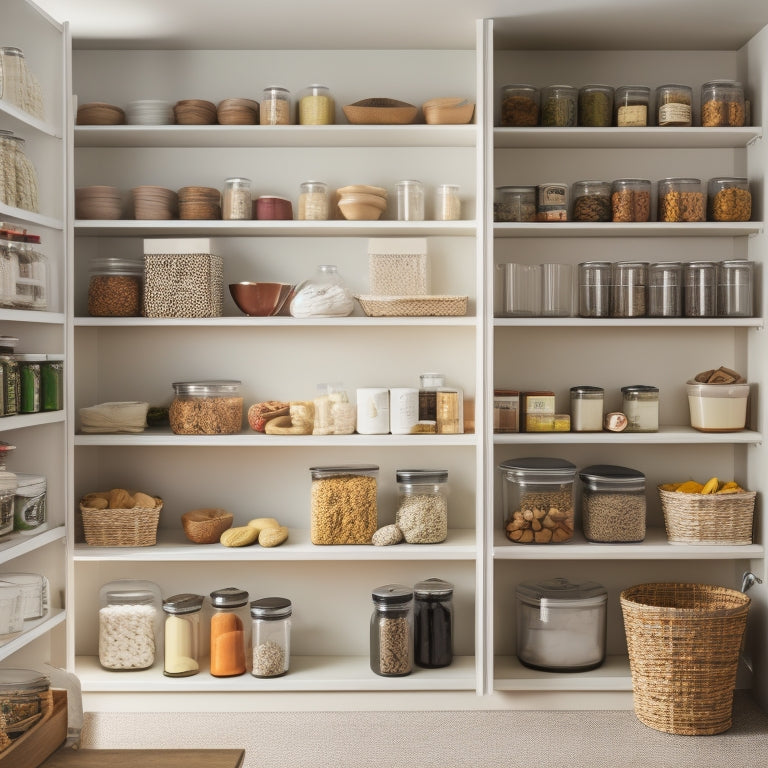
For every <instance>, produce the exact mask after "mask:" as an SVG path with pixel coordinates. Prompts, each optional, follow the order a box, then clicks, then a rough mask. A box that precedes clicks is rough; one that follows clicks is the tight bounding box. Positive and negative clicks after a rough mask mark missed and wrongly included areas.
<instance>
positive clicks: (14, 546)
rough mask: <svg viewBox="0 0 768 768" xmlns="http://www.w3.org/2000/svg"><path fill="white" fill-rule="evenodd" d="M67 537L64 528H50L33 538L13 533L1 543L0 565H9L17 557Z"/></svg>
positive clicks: (34, 535)
mask: <svg viewBox="0 0 768 768" xmlns="http://www.w3.org/2000/svg"><path fill="white" fill-rule="evenodd" d="M64 537H65V529H64V526H63V525H62V526H58V527H56V528H50V529H49V530H47V531H42V532H40V533H36V534H33V535H32V536H27V535H22V534H20V533H12V534H10V535H9V536H8V537H7V539H5V540H4V541H3V542H0V563H7V562H10V561H11V560H14V559H16V558H17V557H22V556H23V555H26V554H29V553H30V552H34V551H35V550H37V549H40V548H41V547H45V546H47V545H48V544H50V543H51V542H54V541H63V540H64Z"/></svg>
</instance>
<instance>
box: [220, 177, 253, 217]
mask: <svg viewBox="0 0 768 768" xmlns="http://www.w3.org/2000/svg"><path fill="white" fill-rule="evenodd" d="M252 216H253V197H252V195H251V180H250V179H245V178H231V179H226V180H225V181H224V190H223V191H222V193H221V218H222V219H224V220H225V221H237V220H243V219H250V218H251V217H252Z"/></svg>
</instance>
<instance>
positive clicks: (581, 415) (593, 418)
mask: <svg viewBox="0 0 768 768" xmlns="http://www.w3.org/2000/svg"><path fill="white" fill-rule="evenodd" d="M604 397H605V390H604V389H603V388H602V387H593V386H589V385H586V386H579V387H571V431H572V432H602V431H603V402H604Z"/></svg>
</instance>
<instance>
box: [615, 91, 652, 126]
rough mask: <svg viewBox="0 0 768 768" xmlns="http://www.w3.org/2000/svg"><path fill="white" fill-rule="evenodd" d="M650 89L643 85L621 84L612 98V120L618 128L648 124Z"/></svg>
mask: <svg viewBox="0 0 768 768" xmlns="http://www.w3.org/2000/svg"><path fill="white" fill-rule="evenodd" d="M650 99H651V89H650V88H648V87H646V86H644V85H622V86H621V87H620V88H617V89H616V95H615V97H614V100H613V112H614V122H615V123H616V126H617V127H619V128H637V127H643V126H646V125H649V124H650V123H649V116H650V113H649V109H648V105H649V103H650Z"/></svg>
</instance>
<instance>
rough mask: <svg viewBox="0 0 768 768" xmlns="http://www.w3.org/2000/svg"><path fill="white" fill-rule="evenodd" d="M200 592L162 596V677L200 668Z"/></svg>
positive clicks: (194, 672)
mask: <svg viewBox="0 0 768 768" xmlns="http://www.w3.org/2000/svg"><path fill="white" fill-rule="evenodd" d="M203 599H204V598H203V596H202V595H194V594H190V593H184V594H180V595H174V596H173V597H169V598H166V599H165V600H163V611H164V612H165V655H164V659H165V661H164V665H163V674H164V675H165V676H166V677H189V676H191V675H196V674H197V673H198V672H199V671H200V660H199V655H200V613H201V610H202V607H203Z"/></svg>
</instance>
